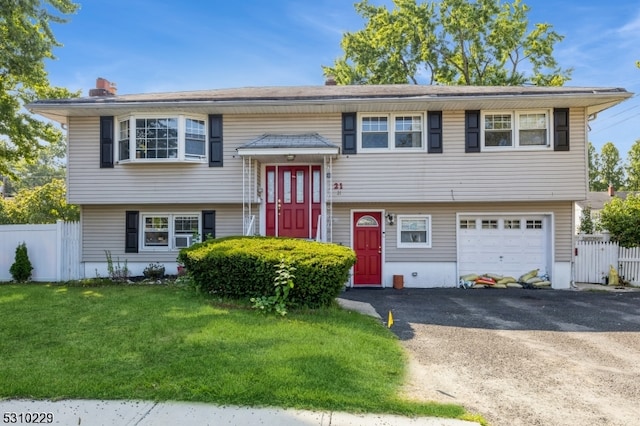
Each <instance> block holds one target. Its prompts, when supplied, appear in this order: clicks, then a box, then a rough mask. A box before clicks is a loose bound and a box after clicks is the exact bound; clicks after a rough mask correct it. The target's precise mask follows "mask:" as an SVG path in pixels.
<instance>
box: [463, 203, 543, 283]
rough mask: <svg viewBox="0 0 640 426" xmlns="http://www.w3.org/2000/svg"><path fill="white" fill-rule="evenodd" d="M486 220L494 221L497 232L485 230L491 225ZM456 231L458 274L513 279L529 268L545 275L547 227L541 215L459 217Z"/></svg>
mask: <svg viewBox="0 0 640 426" xmlns="http://www.w3.org/2000/svg"><path fill="white" fill-rule="evenodd" d="M488 220H490V221H496V222H497V224H498V229H486V227H489V226H491V225H490V223H489V222H487V221H488ZM483 221H484V226H485V229H483ZM461 223H464V225H461ZM474 226H475V228H474ZM527 226H528V227H527ZM540 227H542V229H540ZM458 228H459V229H458V235H459V239H458V259H459V266H458V268H459V272H460V275H465V274H485V273H494V274H500V275H506V276H514V277H516V278H517V277H519V276H520V275H522V274H524V273H525V272H528V271H530V270H532V269H540V273H545V272H548V268H547V264H546V259H548V256H547V250H548V247H549V244H548V241H549V238H548V235H549V229H547V228H549V227H548V222H546V221H545V220H544V217H542V216H539V215H536V216H522V217H514V216H508V217H507V216H505V217H500V216H495V217H493V216H492V217H487V216H480V217H474V216H464V215H463V216H461V221H460V222H459V223H458Z"/></svg>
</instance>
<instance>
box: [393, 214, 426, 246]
mask: <svg viewBox="0 0 640 426" xmlns="http://www.w3.org/2000/svg"><path fill="white" fill-rule="evenodd" d="M397 220H398V222H397V223H398V235H397V245H398V247H399V248H431V215H398V217H397Z"/></svg>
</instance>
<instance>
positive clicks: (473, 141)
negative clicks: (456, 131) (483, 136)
mask: <svg viewBox="0 0 640 426" xmlns="http://www.w3.org/2000/svg"><path fill="white" fill-rule="evenodd" d="M464 127H465V138H464V140H465V145H464V152H480V111H465V112H464Z"/></svg>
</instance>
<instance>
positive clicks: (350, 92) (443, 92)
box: [32, 84, 627, 105]
mask: <svg viewBox="0 0 640 426" xmlns="http://www.w3.org/2000/svg"><path fill="white" fill-rule="evenodd" d="M613 93H627V91H626V90H625V89H622V88H615V87H609V88H607V87H568V86H560V87H538V86H434V85H416V84H387V85H349V86H275V87H242V88H235V89H213V90H196V91H184V92H165V93H143V94H133V95H115V96H94V97H83V98H72V99H49V100H39V101H36V102H35V103H34V104H32V105H42V104H56V105H60V104H78V103H89V104H90V103H100V104H104V103H128V102H154V103H156V102H174V101H218V102H224V101H236V102H238V101H248V100H254V101H258V100H264V101H273V100H281V101H287V100H290V101H294V100H312V99H316V100H319V99H325V100H332V99H336V100H337V99H361V98H413V97H424V98H442V97H459V96H504V95H511V96H536V95H581V94H613Z"/></svg>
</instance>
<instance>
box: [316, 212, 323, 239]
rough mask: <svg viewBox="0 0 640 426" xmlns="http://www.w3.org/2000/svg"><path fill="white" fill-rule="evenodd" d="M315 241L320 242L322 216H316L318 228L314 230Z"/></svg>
mask: <svg viewBox="0 0 640 426" xmlns="http://www.w3.org/2000/svg"><path fill="white" fill-rule="evenodd" d="M316 241H322V215H321V214H319V215H318V227H317V229H316Z"/></svg>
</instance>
